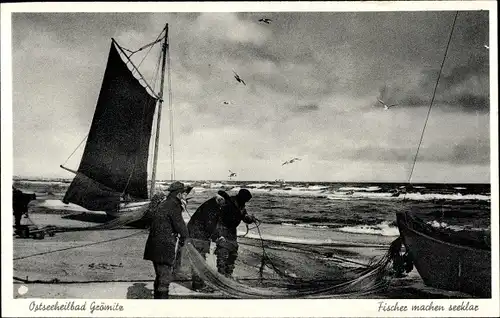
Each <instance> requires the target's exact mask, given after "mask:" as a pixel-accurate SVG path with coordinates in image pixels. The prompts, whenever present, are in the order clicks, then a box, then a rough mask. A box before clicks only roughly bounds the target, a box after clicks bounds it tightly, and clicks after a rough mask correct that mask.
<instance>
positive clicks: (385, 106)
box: [377, 98, 398, 110]
mask: <svg viewBox="0 0 500 318" xmlns="http://www.w3.org/2000/svg"><path fill="white" fill-rule="evenodd" d="M377 100H378V102H379V103H380V104H382V105H384V109H385V110H388V109H389V108H391V107H394V106H398V105H397V104H392V105H387V104H386V103H384V101H382V100H380V98H377Z"/></svg>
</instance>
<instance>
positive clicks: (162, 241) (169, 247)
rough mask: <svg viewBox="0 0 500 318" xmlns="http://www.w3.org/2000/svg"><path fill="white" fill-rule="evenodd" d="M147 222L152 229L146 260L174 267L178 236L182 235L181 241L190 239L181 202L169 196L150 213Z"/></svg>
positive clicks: (150, 230)
mask: <svg viewBox="0 0 500 318" xmlns="http://www.w3.org/2000/svg"><path fill="white" fill-rule="evenodd" d="M145 221H146V222H147V223H149V224H150V229H149V236H148V240H147V242H146V248H145V250H144V259H145V260H150V261H153V262H156V263H161V264H168V265H173V263H174V259H175V245H176V243H177V235H178V234H179V235H180V240H181V241H184V240H185V239H186V238H188V237H189V233H188V229H187V227H186V223H185V222H184V219H183V218H182V205H181V201H180V200H179V199H178V198H177V197H175V196H173V195H169V196H168V197H167V199H165V200H164V201H163V202H161V203H160V204H159V206H158V208H156V209H152V210H150V211H148V213H147V214H146V216H145Z"/></svg>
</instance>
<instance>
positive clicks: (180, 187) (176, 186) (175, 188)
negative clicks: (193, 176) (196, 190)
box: [167, 181, 193, 193]
mask: <svg viewBox="0 0 500 318" xmlns="http://www.w3.org/2000/svg"><path fill="white" fill-rule="evenodd" d="M192 189H193V187H191V186H186V185H185V184H184V183H182V182H180V181H175V182H174V183H172V184H171V185H170V186H169V187H168V189H167V191H168V192H179V191H180V192H186V193H189V192H191V190H192Z"/></svg>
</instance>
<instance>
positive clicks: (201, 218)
mask: <svg viewBox="0 0 500 318" xmlns="http://www.w3.org/2000/svg"><path fill="white" fill-rule="evenodd" d="M223 192H224V191H219V192H218V193H217V194H216V195H215V196H214V197H212V198H210V199H208V200H207V201H205V202H203V203H202V204H201V205H200V206H199V207H198V208H197V209H196V211H195V212H194V214H193V215H192V216H191V219H190V220H189V222H188V225H187V227H188V231H189V237H190V238H191V241H192V243H193V246H194V248H195V249H196V250H197V251H198V253H200V254H201V255H202V256H203V258H206V254H208V253H209V252H210V242H211V241H214V240H213V238H212V236H213V235H214V233H215V230H216V229H217V222H218V220H219V217H220V214H221V211H222V206H223V205H224V202H225V200H224V197H223V195H224V193H223ZM191 277H192V289H193V290H203V291H212V290H211V289H210V288H208V287H207V286H205V283H204V282H203V280H202V279H201V278H200V277H199V276H198V275H197V274H196V272H195V271H194V270H193V271H192V274H191Z"/></svg>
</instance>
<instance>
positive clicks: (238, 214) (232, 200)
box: [214, 189, 257, 277]
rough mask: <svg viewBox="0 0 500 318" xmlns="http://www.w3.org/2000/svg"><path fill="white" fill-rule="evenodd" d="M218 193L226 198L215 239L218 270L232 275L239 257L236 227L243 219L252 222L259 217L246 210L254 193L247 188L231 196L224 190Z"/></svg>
mask: <svg viewBox="0 0 500 318" xmlns="http://www.w3.org/2000/svg"><path fill="white" fill-rule="evenodd" d="M218 194H219V195H221V196H222V197H223V198H224V203H223V206H222V208H221V213H220V218H219V221H218V222H217V229H216V231H215V235H214V237H217V239H216V240H215V243H216V246H217V247H216V249H215V255H216V256H217V270H218V272H219V273H221V274H223V275H225V276H228V277H231V276H232V274H233V271H234V264H235V262H236V259H237V257H238V242H237V236H236V228H237V227H238V225H240V223H241V221H243V222H245V223H247V224H251V223H254V222H256V220H257V219H256V218H255V217H254V216H253V215H249V214H248V213H247V211H246V208H245V204H246V203H247V202H248V201H250V199H251V198H252V194H251V193H250V191H248V190H247V189H241V190H240V191H239V192H238V194H237V195H235V196H229V195H228V194H227V193H226V192H224V191H219V192H218Z"/></svg>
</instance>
